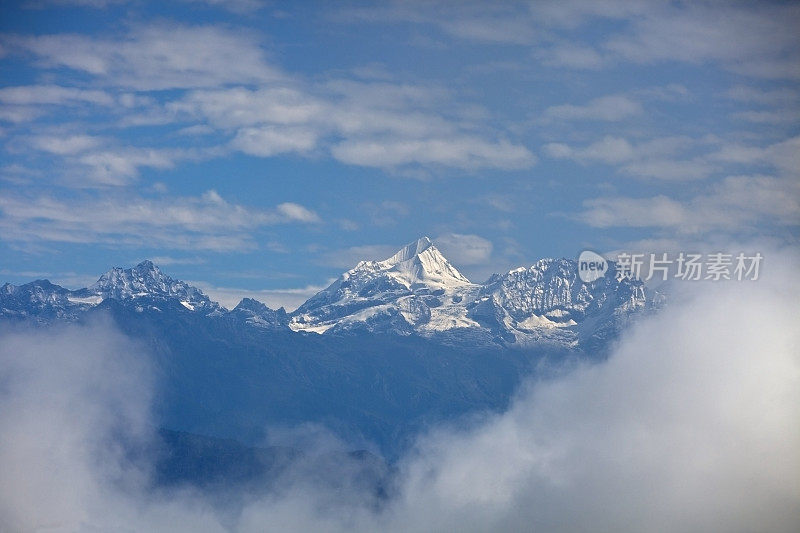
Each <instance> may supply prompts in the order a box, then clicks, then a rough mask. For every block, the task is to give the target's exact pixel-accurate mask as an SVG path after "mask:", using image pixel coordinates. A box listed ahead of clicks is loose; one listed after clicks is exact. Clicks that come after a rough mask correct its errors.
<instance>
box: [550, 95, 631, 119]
mask: <svg viewBox="0 0 800 533" xmlns="http://www.w3.org/2000/svg"><path fill="white" fill-rule="evenodd" d="M643 112H644V109H643V108H642V104H640V103H639V102H637V101H635V100H632V99H631V98H629V97H627V96H623V95H609V96H601V97H600V98H595V99H593V100H590V101H589V102H587V103H586V104H585V105H573V104H563V105H557V106H551V107H548V108H547V109H545V110H544V116H545V118H550V119H557V120H602V121H608V122H617V121H620V120H624V119H626V118H631V117H635V116H637V115H641V114H642V113H643Z"/></svg>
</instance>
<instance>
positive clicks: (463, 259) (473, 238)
mask: <svg viewBox="0 0 800 533" xmlns="http://www.w3.org/2000/svg"><path fill="white" fill-rule="evenodd" d="M433 242H434V244H435V245H436V246H437V247H438V248H439V249H440V250H441V251H442V254H444V256H445V257H447V259H449V260H450V261H452V262H453V264H455V265H456V267H458V266H459V265H480V264H484V263H486V262H487V261H489V259H490V257H491V256H492V249H493V248H494V246H493V245H492V242H491V241H489V240H487V239H484V238H483V237H480V236H478V235H464V234H460V233H445V234H443V235H439V236H438V237H436V238H435V239H433Z"/></svg>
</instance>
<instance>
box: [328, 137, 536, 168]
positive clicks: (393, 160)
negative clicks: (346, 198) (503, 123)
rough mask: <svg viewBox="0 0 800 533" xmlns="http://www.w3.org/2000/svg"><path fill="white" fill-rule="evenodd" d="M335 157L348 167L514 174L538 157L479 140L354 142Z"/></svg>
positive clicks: (336, 148) (344, 144)
mask: <svg viewBox="0 0 800 533" xmlns="http://www.w3.org/2000/svg"><path fill="white" fill-rule="evenodd" d="M331 153H332V154H333V156H334V157H335V158H336V159H338V160H339V161H342V162H344V163H349V164H353V165H361V166H368V167H390V168H391V167H399V166H402V165H408V164H421V165H431V164H432V165H442V166H449V167H456V168H464V169H480V168H501V169H507V170H513V169H520V168H527V167H530V166H532V165H533V164H534V163H535V162H536V156H534V155H533V154H532V153H531V152H530V151H529V150H528V149H527V148H525V147H524V146H520V145H517V144H513V143H510V142H508V141H498V142H493V141H486V140H484V139H481V138H478V137H455V138H453V137H448V138H431V139H394V140H387V141H381V140H374V139H368V140H353V141H344V142H342V143H339V144H337V145H335V146H334V147H333V148H332V149H331Z"/></svg>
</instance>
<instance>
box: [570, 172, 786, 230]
mask: <svg viewBox="0 0 800 533" xmlns="http://www.w3.org/2000/svg"><path fill="white" fill-rule="evenodd" d="M579 219H580V220H582V221H583V222H586V223H587V224H589V225H590V226H594V227H599V228H613V227H632V228H658V229H662V230H667V231H678V232H681V233H685V234H702V233H711V232H714V231H718V230H738V231H739V232H740V233H742V234H744V233H746V232H748V231H751V230H753V229H755V228H756V227H757V226H758V225H760V224H767V223H768V224H777V225H779V226H800V183H798V181H797V180H796V179H783V178H777V177H774V176H763V175H747V176H729V177H727V178H725V179H723V180H722V181H721V182H719V183H717V184H715V185H714V186H713V187H712V188H711V190H710V191H708V192H704V193H701V194H698V195H696V196H694V197H692V198H690V199H688V200H680V199H676V198H672V197H669V196H666V195H656V196H648V197H639V198H635V197H628V196H609V197H601V198H594V199H589V200H586V201H584V210H583V211H582V212H581V213H580V215H579Z"/></svg>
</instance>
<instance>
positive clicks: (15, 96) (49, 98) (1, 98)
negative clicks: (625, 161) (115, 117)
mask: <svg viewBox="0 0 800 533" xmlns="http://www.w3.org/2000/svg"><path fill="white" fill-rule="evenodd" d="M0 102H2V103H3V104H7V105H59V106H64V105H75V104H80V103H88V104H96V105H102V106H110V105H113V103H114V99H113V97H112V96H111V95H109V94H108V93H106V92H105V91H100V90H92V89H78V88H75V87H61V86H59V85H24V86H15V87H3V88H1V89H0Z"/></svg>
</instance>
